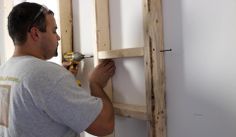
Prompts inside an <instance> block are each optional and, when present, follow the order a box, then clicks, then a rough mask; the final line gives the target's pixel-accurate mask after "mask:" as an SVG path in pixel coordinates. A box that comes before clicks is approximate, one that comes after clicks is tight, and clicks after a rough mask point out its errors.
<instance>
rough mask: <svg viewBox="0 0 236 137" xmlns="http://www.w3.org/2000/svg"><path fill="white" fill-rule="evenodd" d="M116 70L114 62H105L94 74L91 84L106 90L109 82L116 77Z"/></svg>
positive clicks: (91, 77) (90, 79) (102, 62)
mask: <svg viewBox="0 0 236 137" xmlns="http://www.w3.org/2000/svg"><path fill="white" fill-rule="evenodd" d="M115 70H116V67H115V63H114V61H113V60H110V59H109V60H103V61H101V63H100V64H99V65H98V66H97V67H96V68H95V69H94V71H93V72H92V74H91V76H90V78H89V81H90V83H94V84H98V85H99V86H101V87H102V88H104V87H105V86H106V84H107V81H108V80H109V79H110V78H111V77H112V76H113V75H114V73H115Z"/></svg>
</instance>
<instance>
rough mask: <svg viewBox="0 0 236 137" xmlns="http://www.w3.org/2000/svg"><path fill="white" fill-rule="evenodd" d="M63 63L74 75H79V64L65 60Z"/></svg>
mask: <svg viewBox="0 0 236 137" xmlns="http://www.w3.org/2000/svg"><path fill="white" fill-rule="evenodd" d="M62 65H63V66H64V67H65V68H66V69H67V70H69V71H70V72H71V73H72V74H73V75H74V76H76V75H77V73H78V64H75V63H72V62H67V61H63V62H62Z"/></svg>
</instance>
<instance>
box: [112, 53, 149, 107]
mask: <svg viewBox="0 0 236 137" xmlns="http://www.w3.org/2000/svg"><path fill="white" fill-rule="evenodd" d="M115 63H116V67H117V69H116V75H115V76H114V77H113V79H112V80H113V100H114V102H117V103H123V104H133V105H140V106H145V105H146V93H145V77H144V67H143V66H144V65H143V64H144V62H143V59H140V58H127V59H116V60H115Z"/></svg>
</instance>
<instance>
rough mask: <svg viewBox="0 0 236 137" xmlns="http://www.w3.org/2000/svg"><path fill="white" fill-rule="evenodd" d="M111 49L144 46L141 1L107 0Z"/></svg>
mask: <svg viewBox="0 0 236 137" xmlns="http://www.w3.org/2000/svg"><path fill="white" fill-rule="evenodd" d="M109 6H110V30H111V31H110V32H111V47H112V49H121V48H133V47H143V46H144V38H143V37H144V36H143V34H144V33H143V0H109Z"/></svg>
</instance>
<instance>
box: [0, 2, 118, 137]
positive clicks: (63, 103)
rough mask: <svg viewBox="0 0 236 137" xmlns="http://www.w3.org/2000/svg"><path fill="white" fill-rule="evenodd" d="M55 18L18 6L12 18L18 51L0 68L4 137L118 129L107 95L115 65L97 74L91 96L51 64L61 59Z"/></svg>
mask: <svg viewBox="0 0 236 137" xmlns="http://www.w3.org/2000/svg"><path fill="white" fill-rule="evenodd" d="M56 30H57V25H56V22H55V19H54V16H53V12H52V11H51V10H48V9H47V8H45V7H44V6H41V5H39V4H36V3H28V2H23V3H21V4H19V5H16V6H15V7H14V8H13V9H12V11H11V12H10V14H9V16H8V31H9V35H10V36H11V38H12V40H13V42H14V45H15V51H14V55H13V57H12V58H11V59H9V60H8V61H7V62H6V63H5V64H3V65H2V66H1V67H0V99H1V100H0V103H1V104H0V109H1V110H0V129H1V130H0V131H2V132H1V133H0V137H2V136H3V137H75V136H77V134H79V133H81V132H82V131H84V130H85V131H87V132H88V133H90V134H93V135H96V136H104V135H107V134H110V133H111V132H112V131H113V128H114V112H113V107H112V104H111V102H110V100H109V98H108V97H107V95H106V94H105V93H104V91H103V88H104V87H105V85H106V83H107V81H108V79H109V78H110V77H112V76H113V74H114V73H115V65H114V62H113V61H111V60H105V61H103V62H101V63H100V64H99V65H98V66H97V67H96V68H95V69H94V71H93V72H92V74H91V76H90V78H89V82H90V89H91V95H90V93H88V92H87V91H84V89H82V88H80V87H78V86H77V84H76V81H75V79H74V76H73V75H72V74H71V73H70V72H69V71H67V70H66V69H65V68H64V67H61V66H59V65H57V64H54V63H50V62H47V61H45V60H47V59H50V58H52V57H53V56H56V55H57V47H58V41H59V40H60V37H59V36H58V34H57V32H56Z"/></svg>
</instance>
